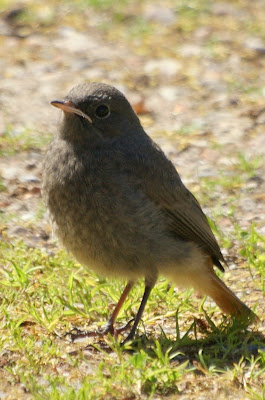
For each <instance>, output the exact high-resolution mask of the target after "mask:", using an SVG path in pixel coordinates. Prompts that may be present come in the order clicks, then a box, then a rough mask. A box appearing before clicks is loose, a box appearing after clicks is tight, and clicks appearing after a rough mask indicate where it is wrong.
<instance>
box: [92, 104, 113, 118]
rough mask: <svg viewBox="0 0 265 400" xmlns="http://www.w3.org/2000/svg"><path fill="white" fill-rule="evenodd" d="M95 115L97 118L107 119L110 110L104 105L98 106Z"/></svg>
mask: <svg viewBox="0 0 265 400" xmlns="http://www.w3.org/2000/svg"><path fill="white" fill-rule="evenodd" d="M95 114H96V116H97V117H98V118H107V117H108V116H109V115H110V109H109V107H108V106H106V104H100V106H98V107H97V108H96V111H95Z"/></svg>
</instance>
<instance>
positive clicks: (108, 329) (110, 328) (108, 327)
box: [66, 281, 134, 341]
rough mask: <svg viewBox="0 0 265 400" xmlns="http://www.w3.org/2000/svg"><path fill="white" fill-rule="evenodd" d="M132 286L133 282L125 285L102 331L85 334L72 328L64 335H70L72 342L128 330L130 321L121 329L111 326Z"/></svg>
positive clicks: (86, 332)
mask: <svg viewBox="0 0 265 400" xmlns="http://www.w3.org/2000/svg"><path fill="white" fill-rule="evenodd" d="M133 284H134V282H132V281H129V282H128V283H127V285H126V286H125V288H124V291H123V292H122V294H121V297H120V299H119V301H118V303H117V305H116V307H115V308H114V311H113V313H112V314H111V316H110V318H109V320H108V322H107V324H106V325H105V327H104V328H103V329H100V330H98V331H85V332H82V331H80V330H79V329H76V328H74V329H73V330H72V331H71V332H68V333H67V334H66V335H70V337H71V340H73V341H74V340H76V339H80V338H83V337H91V336H92V337H93V336H104V335H106V334H107V333H111V334H117V333H120V332H122V331H124V330H126V329H127V328H128V326H129V325H130V323H131V321H129V322H128V323H127V324H126V325H125V326H123V327H122V328H120V329H117V330H115V329H114V327H113V325H114V322H115V320H116V318H117V316H118V314H119V311H120V309H121V307H122V305H123V303H124V301H125V299H126V297H127V296H128V294H129V293H130V291H131V288H132V287H133Z"/></svg>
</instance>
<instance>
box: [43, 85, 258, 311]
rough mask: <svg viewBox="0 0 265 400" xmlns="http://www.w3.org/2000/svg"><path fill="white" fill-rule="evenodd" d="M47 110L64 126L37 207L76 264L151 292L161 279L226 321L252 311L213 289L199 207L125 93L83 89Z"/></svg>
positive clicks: (207, 231)
mask: <svg viewBox="0 0 265 400" xmlns="http://www.w3.org/2000/svg"><path fill="white" fill-rule="evenodd" d="M52 104H53V105H55V106H56V107H59V108H61V109H62V110H63V111H64V118H63V122H62V125H61V127H60V129H59V131H58V133H57V135H56V136H55V138H54V140H53V141H52V143H51V144H50V146H49V148H48V150H47V153H46V156H45V159H44V165H43V198H44V201H45V203H46V204H47V206H48V209H49V213H50V216H51V221H52V225H53V228H54V231H55V233H56V235H57V236H58V238H59V240H60V241H61V242H62V244H63V245H64V246H65V247H66V248H67V249H68V250H69V251H70V252H71V253H73V255H74V256H75V257H76V259H77V260H78V261H79V262H80V263H82V264H83V265H85V266H87V267H88V268H91V269H94V270H95V271H96V272H98V273H100V274H102V275H104V276H116V277H122V278H124V279H127V280H128V281H129V282H134V281H135V280H136V279H138V278H139V277H141V276H143V277H145V279H146V282H147V283H146V284H147V285H149V286H150V287H152V286H153V285H154V283H155V281H156V279H157V276H158V275H160V274H162V275H165V276H167V277H169V278H170V279H173V280H174V282H175V283H176V284H179V285H182V286H194V287H195V288H196V289H198V290H200V291H201V292H202V293H204V294H209V295H210V296H211V297H213V298H214V299H215V300H216V302H217V303H218V304H219V305H220V306H221V307H222V308H223V309H224V310H225V311H227V312H229V313H236V314H240V313H241V312H242V310H243V311H245V312H250V310H249V309H248V308H247V307H246V306H245V305H244V304H243V303H242V302H241V301H240V300H238V299H237V297H236V296H235V295H234V294H231V293H232V292H231V291H230V290H229V289H228V288H226V286H225V285H224V284H223V283H221V284H219V281H220V280H219V279H218V278H217V277H216V275H215V274H214V271H213V268H212V264H213V263H214V264H215V265H217V266H218V268H220V269H223V267H222V265H221V263H222V262H224V258H223V256H222V253H221V251H220V248H219V246H218V244H217V242H216V239H215V237H214V235H213V233H212V231H211V228H210V226H209V224H208V221H207V219H206V217H205V215H204V213H203V211H202V209H201V207H200V205H199V203H198V202H197V200H196V199H195V197H194V196H193V195H192V194H191V193H190V192H189V191H188V190H187V189H186V187H185V186H184V185H183V183H182V181H181V179H180V177H179V175H178V173H177V171H176V170H175V168H174V166H173V164H172V163H171V162H170V161H169V160H168V159H167V158H166V156H165V155H164V153H163V152H162V151H161V149H160V148H159V147H158V146H157V145H156V144H155V143H154V142H153V141H152V140H151V139H150V137H149V136H148V135H147V134H146V133H145V131H144V130H143V128H142V126H141V124H140V121H139V119H138V117H137V116H136V114H135V113H134V111H133V109H132V108H131V106H130V104H129V102H128V101H127V100H126V98H125V97H124V96H123V95H122V93H120V92H119V91H118V90H117V89H115V88H114V87H112V86H109V85H105V84H102V83H92V84H83V85H78V86H76V87H74V88H73V89H72V90H71V91H70V93H69V94H68V96H67V97H66V100H65V101H64V102H58V101H55V102H53V103H52ZM77 110H78V111H77ZM213 282H214V283H213ZM216 282H218V283H216ZM220 282H221V281H220ZM214 285H215V286H216V285H217V286H218V287H219V289H215V290H213V286H214ZM208 286H209V288H207V287H208ZM210 286H211V289H210ZM220 287H221V289H220ZM224 287H225V288H226V289H224ZM218 290H220V291H224V293H223V295H224V296H226V298H229V300H223V301H221V300H218V299H219V297H222V296H221V295H220V293H219V294H218V295H216V296H215V295H214V294H213V292H214V291H217V292H218ZM229 296H230V297H231V298H230V297H229ZM217 297H218V299H217ZM227 303H229V304H230V305H229V304H227Z"/></svg>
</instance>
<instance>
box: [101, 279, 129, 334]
mask: <svg viewBox="0 0 265 400" xmlns="http://www.w3.org/2000/svg"><path fill="white" fill-rule="evenodd" d="M133 284H134V282H132V281H129V282H128V283H127V285H126V286H125V288H124V291H123V292H122V294H121V297H120V300H119V301H118V303H117V304H116V307H115V308H114V310H113V313H112V314H111V316H110V318H109V320H108V321H107V323H106V325H105V326H104V328H103V329H102V330H101V331H102V333H103V334H106V333H111V334H112V335H113V334H114V333H115V332H118V333H119V332H122V330H124V328H127V326H128V324H129V325H130V323H131V321H129V322H128V323H127V324H126V325H125V327H123V328H121V329H120V330H119V329H118V330H115V329H114V326H113V325H114V322H115V320H116V318H117V316H118V314H119V312H120V309H121V307H122V305H123V303H124V301H125V300H126V297H127V296H128V294H129V293H130V291H131V288H132V287H133Z"/></svg>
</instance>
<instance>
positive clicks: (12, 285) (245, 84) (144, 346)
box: [0, 0, 265, 400]
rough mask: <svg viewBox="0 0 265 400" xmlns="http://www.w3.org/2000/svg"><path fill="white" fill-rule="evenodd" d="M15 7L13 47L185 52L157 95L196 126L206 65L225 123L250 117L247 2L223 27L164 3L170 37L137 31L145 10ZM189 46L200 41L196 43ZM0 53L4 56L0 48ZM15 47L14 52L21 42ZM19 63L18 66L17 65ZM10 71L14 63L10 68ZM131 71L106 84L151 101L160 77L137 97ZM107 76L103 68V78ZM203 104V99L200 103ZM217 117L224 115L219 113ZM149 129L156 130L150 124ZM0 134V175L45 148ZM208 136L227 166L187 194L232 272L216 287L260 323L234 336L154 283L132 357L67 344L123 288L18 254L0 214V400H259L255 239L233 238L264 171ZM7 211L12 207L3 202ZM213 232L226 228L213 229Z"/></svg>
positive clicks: (258, 247)
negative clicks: (204, 215) (185, 93)
mask: <svg viewBox="0 0 265 400" xmlns="http://www.w3.org/2000/svg"><path fill="white" fill-rule="evenodd" d="M11 3H12V4H16V3H15V2H14V1H13V0H12V1H3V0H2V1H0V7H1V11H2V9H3V10H4V9H5V7H6V8H7V9H12V4H11ZM23 4H25V7H24V8H23V9H21V12H19V13H18V14H17V16H16V17H14V19H13V21H12V24H13V28H14V27H17V28H16V29H17V32H18V33H20V30H21V33H22V36H23V35H24V33H26V36H27V35H29V37H28V40H29V41H30V40H31V39H32V37H33V42H34V40H37V39H36V37H38V35H39V36H40V37H41V35H43V34H48V35H49V38H50V40H51V43H52V40H53V34H54V32H57V29H58V28H59V27H60V26H71V27H73V29H76V30H77V31H79V30H80V31H82V30H84V31H85V32H86V33H87V35H88V36H89V35H91V34H93V35H94V34H95V40H96V36H97V35H101V40H102V41H103V42H104V43H105V44H106V45H108V44H109V45H110V46H113V44H115V45H116V43H118V44H119V45H120V44H121V47H122V46H124V47H126V48H127V49H128V54H127V53H126V54H125V56H127V55H128V56H129V57H130V59H132V58H133V55H135V54H137V55H138V56H139V55H140V58H143V57H144V58H145V60H148V59H149V58H150V59H153V58H155V59H160V58H161V59H163V58H174V59H176V60H180V61H181V62H182V61H183V60H182V48H183V47H182V46H183V45H184V44H190V45H192V46H194V45H195V47H196V46H198V47H199V48H200V49H201V50H202V51H201V52H198V53H196V52H195V53H194V54H193V55H191V56H190V57H186V58H185V60H184V61H183V68H182V69H181V70H180V71H179V73H178V76H176V78H175V80H173V81H170V82H169V83H168V82H167V81H165V84H166V85H169V84H170V85H171V84H172V85H174V84H176V85H180V86H185V88H189V89H191V90H192V91H191V92H190V93H192V96H190V99H191V101H192V102H193V101H194V108H196V107H197V108H198V110H199V112H198V113H197V114H198V115H200V113H201V115H202V116H203V115H205V111H206V110H208V109H209V108H211V107H212V105H211V103H207V96H210V93H208V89H207V87H206V88H204V87H203V86H202V84H201V72H203V71H206V69H205V70H204V69H203V68H204V66H205V65H206V64H207V65H208V64H209V63H210V64H211V65H212V66H213V67H214V65H215V63H216V65H218V68H219V69H220V74H221V75H222V78H221V82H224V83H225V87H226V90H227V91H228V94H229V96H231V97H233V96H235V97H239V100H240V102H241V103H240V102H239V103H238V105H237V107H238V109H236V108H230V109H229V111H231V112H232V113H233V112H234V111H235V110H236V111H238V112H239V111H240V107H242V109H243V111H244V110H245V108H248V106H251V107H254V106H256V105H258V106H260V105H261V104H263V100H262V88H263V86H264V85H263V82H262V79H261V78H260V76H261V75H260V70H261V68H262V60H263V59H262V57H260V58H258V56H257V55H255V54H254V53H253V51H250V50H249V49H248V48H247V47H246V46H244V43H245V40H246V38H247V35H248V34H249V35H254V36H256V35H260V36H261V38H264V37H265V31H264V13H262V12H260V10H261V8H258V6H257V8H255V7H252V8H251V6H250V2H248V1H247V0H240V1H237V0H233V1H230V2H229V5H231V6H232V12H230V11H229V10H228V13H227V14H225V13H224V15H218V13H217V14H214V13H212V12H211V9H212V7H213V5H214V2H213V1H208V0H189V1H184V0H183V1H182V0H181V1H178V2H172V1H169V2H166V6H167V4H168V6H169V8H173V10H174V11H175V17H176V18H175V21H173V22H172V25H171V24H167V23H162V22H160V21H159V20H158V21H156V20H150V19H148V18H147V17H146V14H145V13H144V7H145V5H148V4H151V3H150V2H148V1H147V0H145V1H144V2H140V1H129V0H124V1H122V2H121V1H115V2H113V1H110V0H76V1H74V2H73V1H71V2H70V1H54V0H48V2H47V3H45V5H43V3H42V2H35V3H34V4H33V2H31V1H29V2H23ZM135 10H137V12H135ZM237 11H239V14H237ZM248 11H249V12H248ZM201 28H202V29H201ZM16 29H15V31H16ZM24 29H25V31H24ZM224 31H225V32H226V34H227V33H228V38H229V35H230V41H229V40H228V41H227V40H226V39H225V40H224V39H223V38H224ZM36 33H37V35H36ZM200 35H202V39H198V38H200ZM203 35H205V36H203ZM93 37H94V36H93ZM2 40H3V43H4V38H2ZM9 40H13V41H14V40H15V39H14V38H12V37H11V38H9ZM110 42H111V43H110ZM21 44H22V42H21ZM23 46H25V48H26V46H27V39H26V40H24V41H23ZM65 51H67V49H65ZM14 53H15V52H14ZM33 53H34V54H33V55H34V57H33V58H32V61H36V57H37V54H35V51H34V52H33ZM37 53H38V52H37ZM231 55H235V56H237V55H238V57H239V58H240V67H241V69H240V70H238V68H236V69H235V70H233V68H232V69H231V66H233V62H232V61H231V60H230V57H231ZM27 57H29V58H27V60H26V61H27V62H28V63H30V62H31V59H30V54H29V55H28V56H27ZM62 57H63V56H62ZM122 57H123V54H122ZM122 57H121V60H123V58H122ZM255 57H256V61H255V62H253V59H254V60H255ZM121 60H119V63H120V64H121ZM107 61H108V62H109V60H107ZM16 62H17V60H14V65H16ZM19 62H20V61H19ZM138 62H139V61H137V63H136V64H132V71H130V70H128V72H127V73H126V74H125V75H121V76H119V78H118V79H121V80H122V79H124V81H121V82H119V83H124V84H126V86H127V85H128V87H131V88H136V89H138V90H139V89H141V91H143V92H144V91H145V89H148V90H149V91H150V89H151V88H157V90H159V88H160V86H161V84H164V83H163V79H164V77H162V78H160V77H159V76H158V75H157V76H156V75H154V76H149V77H148V82H149V83H147V84H146V83H141V82H142V80H141V79H139V77H140V78H141V77H145V76H144V75H145V72H144V70H142V69H141V65H142V64H141V63H140V62H139V66H140V68H139V69H138V68H136V67H135V65H136V66H138ZM122 64H123V62H122ZM125 64H126V63H125ZM63 65H64V64H63V63H62V66H63ZM110 65H111V68H114V67H113V66H112V65H115V64H114V62H113V64H112V63H110ZM143 66H144V63H143ZM120 67H121V65H119V66H118V69H119V68H120ZM199 67H201V68H202V69H200V68H199ZM67 68H68V67H67ZM101 68H102V69H103V70H104V72H106V76H107V77H109V76H110V75H108V71H109V69H110V67H109V66H103V61H102V63H101ZM126 68H127V67H126ZM198 68H199V69H198ZM62 69H63V68H62ZM219 69H218V71H219ZM208 71H209V69H208ZM213 71H214V68H213ZM210 72H211V71H210ZM202 75H203V74H202ZM7 78H8V76H7ZM218 78H219V79H220V77H218V74H217V79H218ZM160 79H161V81H160ZM143 82H145V80H143ZM139 91H140V90H139ZM204 95H207V96H206V97H205V98H204V97H203V96H204ZM193 96H194V98H193ZM205 99H206V100H205ZM18 101H19V99H18ZM181 101H182V99H180V100H179V102H180V103H181ZM222 107H226V105H225V103H224V105H222ZM187 112H191V116H192V113H193V114H194V112H193V111H192V110H191V111H190V110H189V109H188V110H187ZM196 112H197V111H196ZM242 115H243V114H242ZM143 118H151V117H147V116H144V117H143ZM152 120H154V121H155V117H154V116H152ZM147 122H148V121H147ZM204 128H205V127H203V126H201V125H200V124H198V125H197V124H195V123H194V122H192V118H191V120H190V122H189V121H186V122H183V125H182V127H181V128H180V129H179V130H178V131H177V132H176V131H174V130H172V132H169V131H166V132H163V133H161V132H162V131H161V132H160V133H161V135H160V133H159V135H160V136H166V135H167V136H168V137H169V139H170V140H171V139H172V141H173V140H175V141H176V142H177V144H178V148H179V149H186V148H188V146H189V145H192V144H193V140H194V138H195V139H196V140H199V138H200V133H201V131H202V129H204ZM160 129H164V128H160ZM0 133H1V135H0V156H4V157H5V160H7V162H8V160H10V159H11V157H10V158H8V157H9V156H14V155H16V154H19V153H20V152H28V151H31V150H32V149H37V150H40V149H43V148H44V147H45V146H46V144H47V142H48V141H49V139H50V138H48V137H47V135H41V134H38V132H37V133H36V132H34V134H32V132H31V131H30V129H27V127H24V128H21V129H20V130H18V129H17V128H16V129H15V128H14V126H13V125H12V124H10V125H8V126H6V127H4V129H3V131H1V132H0ZM250 133H251V135H253V138H254V137H255V135H256V134H257V133H258V132H256V130H255V127H254V128H253V130H252V131H251V132H250ZM207 135H208V136H205V137H204V138H206V139H208V138H209V142H210V143H209V146H210V148H212V149H217V150H218V151H219V153H220V155H224V152H225V154H226V160H227V159H229V160H230V162H229V163H227V164H225V165H222V163H219V160H216V163H215V162H214V163H213V164H215V165H214V167H215V169H216V174H213V176H207V177H201V178H200V179H199V185H198V186H197V188H194V189H196V190H194V193H195V194H196V195H197V197H198V199H199V200H200V201H201V203H202V204H203V205H207V206H209V209H211V210H212V212H211V214H210V216H211V219H210V224H211V227H212V229H213V231H214V233H215V235H216V236H217V237H218V239H219V242H220V244H221V246H222V248H223V249H224V250H227V251H228V254H229V257H230V258H231V260H232V262H231V260H230V264H232V267H234V269H235V271H232V270H231V269H230V270H229V269H227V272H226V274H225V276H224V278H225V280H226V281H227V282H228V284H229V286H231V288H232V289H233V290H235V291H236V292H237V293H238V294H239V296H240V298H242V299H243V300H244V301H245V302H246V303H247V304H248V305H250V306H251V307H252V308H253V309H255V310H256V312H257V313H258V314H259V316H260V317H261V323H260V324H259V325H258V326H251V327H249V328H246V327H245V326H243V325H242V324H240V323H239V322H237V321H233V320H232V321H231V320H229V319H228V318H225V317H222V315H221V313H220V311H219V309H218V308H217V306H216V305H215V304H213V303H212V302H210V301H209V300H208V299H205V298H204V299H201V298H198V297H196V295H195V294H194V293H193V290H186V291H178V290H176V289H175V288H174V287H172V286H170V284H169V283H168V282H167V281H165V280H164V279H163V278H161V279H160V280H159V282H158V283H157V285H156V286H155V288H154V289H153V291H152V293H151V296H150V299H149V301H148V303H147V307H146V310H145V313H144V315H143V319H142V321H141V323H140V325H139V329H138V332H137V336H136V339H135V340H134V341H133V342H132V343H128V344H127V345H126V346H125V347H124V346H123V345H121V342H122V339H123V338H122V337H121V336H119V337H118V338H117V339H114V338H113V337H111V336H108V337H105V338H104V339H101V338H90V339H87V340H85V341H84V342H74V343H72V342H70V340H69V335H66V333H67V332H69V331H70V330H71V329H72V328H73V327H76V328H78V329H81V330H87V329H90V330H93V329H98V328H101V327H103V326H104V324H105V322H106V320H107V318H108V316H109V314H110V312H111V310H113V307H114V304H115V303H116V302H117V300H118V298H119V296H120V293H121V292H122V289H123V285H124V284H123V283H121V282H119V281H112V280H105V279H102V278H100V277H98V276H96V275H95V274H93V273H92V272H89V271H85V270H84V269H83V268H82V267H81V266H80V265H78V264H77V263H75V262H74V261H73V260H72V259H71V258H70V256H69V255H68V254H66V253H65V252H64V251H62V250H58V248H57V247H56V246H55V245H54V244H53V243H50V242H49V243H48V244H47V243H44V244H43V245H42V247H40V248H35V247H28V246H27V245H26V244H25V242H24V241H23V240H21V241H18V240H14V239H12V238H10V237H9V236H8V234H7V233H6V227H7V228H8V227H9V226H11V225H14V224H17V225H19V224H20V223H21V222H20V221H19V216H17V215H16V214H11V212H10V213H8V212H5V213H4V212H3V213H2V214H1V225H0V233H1V239H2V240H1V242H0V285H1V293H0V355H1V356H0V366H1V368H0V397H4V396H6V397H7V398H10V399H15V398H16V399H17V398H23V399H39V400H46V399H47V400H48V399H49V400H50V399H52V400H53V399H54V400H55V399H56V400H58V399H64V400H74V399H78V400H79V399H80V400H83V399H88V400H90V399H91V400H100V399H111V400H114V399H115V400H116V399H117V400H125V399H126V400H133V399H162V400H165V399H168V400H172V399H176V398H180V399H181V400H182V398H183V399H185V398H186V399H187V398H189V399H190V400H193V399H196V400H197V399H200V398H206V397H208V398H209V400H211V399H216V398H218V399H221V400H222V399H233V400H234V399H253V400H265V385H264V381H265V340H264V336H263V335H264V317H263V315H262V312H261V310H262V302H263V304H264V297H262V296H264V294H265V287H264V281H265V268H264V262H265V257H264V247H265V245H264V243H265V239H264V237H263V236H262V235H261V233H260V225H258V222H256V223H254V222H253V223H252V224H249V225H248V226H246V225H244V227H242V226H241V224H242V223H244V215H242V213H240V211H239V209H240V206H239V201H240V199H241V198H242V196H245V197H246V196H251V195H252V190H253V189H252V188H251V187H247V185H246V184H247V183H248V182H249V181H250V180H253V178H255V176H256V175H258V176H262V174H260V168H262V163H263V160H262V158H261V157H260V156H255V155H254V156H253V155H252V156H250V155H249V154H248V149H247V148H244V149H243V150H244V151H241V152H234V150H233V148H231V149H230V148H229V147H230V145H228V146H227V145H225V146H224V145H221V144H220V143H218V138H215V139H214V138H213V137H212V135H211V132H209V134H207ZM246 135H247V133H246ZM244 137H245V136H244ZM242 138H243V137H242ZM213 140H215V141H217V142H212V141H213ZM242 140H243V139H242ZM243 146H244V145H243V144H242V145H241V147H240V146H239V147H240V148H241V149H242V148H243ZM197 161H198V159H195V160H193V162H194V163H196V162H197ZM191 189H192V190H193V188H191ZM253 193H254V191H253ZM0 195H1V196H3V198H4V196H6V195H8V182H7V181H5V180H4V179H0ZM0 200H2V198H0ZM12 201H23V200H21V199H15V198H12ZM43 212H44V209H43V206H40V207H39V208H38V209H37V210H36V214H35V215H34V218H35V219H34V220H32V221H30V222H28V223H29V224H30V228H31V229H32V230H36V231H37V229H38V228H36V226H35V224H36V225H37V226H39V224H40V222H41V221H42V218H43ZM224 220H225V221H226V222H227V224H228V227H227V226H225V225H224V224H223V222H224ZM22 224H23V223H22ZM223 226H224V229H225V234H224V233H223V231H222V227H223ZM35 233H36V232H35ZM233 262H234V264H235V263H236V267H235V265H233ZM143 289H144V285H143V282H139V284H138V285H136V286H135V287H134V288H133V290H132V293H131V294H130V296H129V298H128V299H127V301H126V302H125V304H124V307H123V309H122V311H121V313H120V315H119V317H118V319H117V325H118V326H122V325H124V324H125V323H126V322H127V321H129V320H130V319H131V318H133V317H134V316H135V314H136V312H137V309H138V307H139V303H140V299H141V296H142V294H143Z"/></svg>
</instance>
